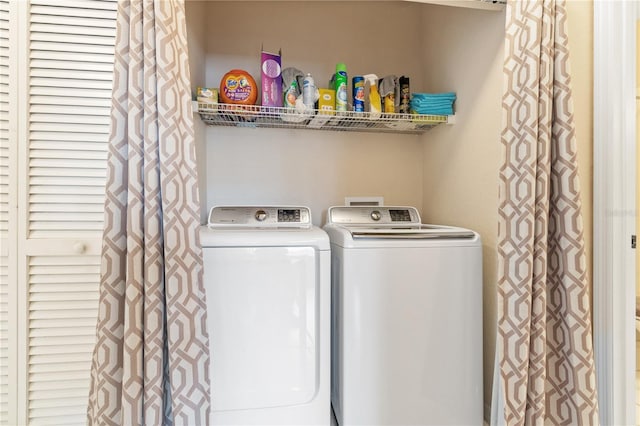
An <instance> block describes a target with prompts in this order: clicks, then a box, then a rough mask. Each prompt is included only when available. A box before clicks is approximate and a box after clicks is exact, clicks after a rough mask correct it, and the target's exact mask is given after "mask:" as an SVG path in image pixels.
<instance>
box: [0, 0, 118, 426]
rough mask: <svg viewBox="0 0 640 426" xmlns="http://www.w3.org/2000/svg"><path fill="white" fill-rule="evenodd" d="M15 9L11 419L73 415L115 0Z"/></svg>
mask: <svg viewBox="0 0 640 426" xmlns="http://www.w3.org/2000/svg"><path fill="white" fill-rule="evenodd" d="M13 1H14V0H10V2H13ZM18 8H23V9H22V12H21V13H18V16H19V17H22V19H23V20H26V22H24V25H18V28H19V29H20V28H22V29H20V30H19V31H25V32H26V34H24V35H23V36H24V37H25V40H26V42H25V43H24V46H28V48H27V47H25V48H24V50H25V52H23V53H22V54H24V55H26V58H25V60H24V61H22V62H20V64H23V65H22V68H25V69H19V70H18V72H19V73H23V74H24V75H26V78H24V77H19V76H11V77H10V81H14V80H13V79H14V78H15V79H17V81H18V82H19V87H18V93H19V94H20V95H19V96H20V111H19V112H18V117H24V120H18V121H19V122H18V138H17V139H18V140H17V142H16V143H17V144H18V146H19V148H18V155H17V157H18V158H17V159H16V160H15V161H16V162H17V164H18V170H19V174H20V177H21V179H20V184H19V186H18V188H17V194H18V197H17V198H18V214H17V217H18V218H19V219H18V230H19V232H18V237H17V239H18V244H17V246H18V259H17V261H16V263H17V283H16V285H17V289H16V294H17V296H16V299H17V300H16V302H17V305H18V312H17V321H16V322H17V323H16V324H14V325H11V324H10V325H9V327H12V326H14V327H17V336H18V338H17V345H18V353H17V361H16V364H17V371H18V373H17V376H18V377H17V403H16V404H15V405H16V407H15V410H16V414H15V417H14V418H15V419H16V422H17V423H18V424H29V425H40V424H58V425H73V424H78V425H80V424H85V423H86V404H87V397H88V389H89V377H90V364H91V353H92V350H93V344H94V341H95V324H96V317H97V307H98V287H99V274H100V246H101V237H102V222H103V214H104V208H103V202H104V186H105V175H106V158H107V142H108V136H109V123H110V118H109V117H110V106H111V87H112V72H113V52H114V43H115V18H116V9H117V2H116V0H56V1H51V0H29V1H21V2H18ZM19 68H20V65H19ZM20 82H21V83H20ZM21 114H22V115H21ZM22 122H24V124H22ZM20 126H22V127H20ZM13 142H14V141H11V142H10V143H13ZM10 161H14V160H13V159H10ZM0 208H2V206H1V205H0ZM1 226H2V225H1V224H0V227H1ZM0 229H1V228H0ZM0 232H1V231H0ZM0 268H1V264H0ZM0 272H1V269H0ZM9 285H11V283H10V284H9ZM11 409H12V407H9V410H11Z"/></svg>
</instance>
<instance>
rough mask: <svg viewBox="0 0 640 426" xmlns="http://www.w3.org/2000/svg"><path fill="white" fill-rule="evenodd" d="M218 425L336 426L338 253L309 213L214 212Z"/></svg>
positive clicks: (209, 291)
mask: <svg viewBox="0 0 640 426" xmlns="http://www.w3.org/2000/svg"><path fill="white" fill-rule="evenodd" d="M200 242H201V245H202V249H203V260H204V287H205V290H206V297H207V318H208V320H207V321H208V330H209V345H210V346H209V349H210V353H211V362H210V380H211V399H212V401H211V402H212V411H211V424H214V425H328V424H329V419H330V410H331V408H330V406H331V403H330V382H329V381H330V323H331V320H330V311H331V308H330V289H331V283H330V253H329V239H328V237H327V234H326V233H325V232H324V231H323V230H322V229H320V228H318V227H315V226H312V224H311V213H310V211H309V209H308V208H306V207H271V206H270V207H247V206H223V207H214V208H212V209H211V211H210V213H209V221H208V225H207V226H203V227H202V228H201V230H200Z"/></svg>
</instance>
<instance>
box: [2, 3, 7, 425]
mask: <svg viewBox="0 0 640 426" xmlns="http://www.w3.org/2000/svg"><path fill="white" fill-rule="evenodd" d="M8 301H9V1H8V0H1V1H0V425H3V426H4V425H8V424H9V303H8Z"/></svg>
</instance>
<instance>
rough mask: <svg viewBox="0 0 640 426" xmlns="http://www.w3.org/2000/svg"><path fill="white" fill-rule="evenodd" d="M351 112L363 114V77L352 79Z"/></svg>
mask: <svg viewBox="0 0 640 426" xmlns="http://www.w3.org/2000/svg"><path fill="white" fill-rule="evenodd" d="M353 110H354V111H356V112H364V77H361V76H356V77H353Z"/></svg>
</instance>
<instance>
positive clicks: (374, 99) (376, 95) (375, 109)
mask: <svg viewBox="0 0 640 426" xmlns="http://www.w3.org/2000/svg"><path fill="white" fill-rule="evenodd" d="M363 77H364V80H365V81H366V82H367V84H368V85H369V116H370V117H371V118H379V117H380V115H381V113H382V102H381V99H380V92H378V76H377V75H375V74H367V75H364V76H363Z"/></svg>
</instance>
